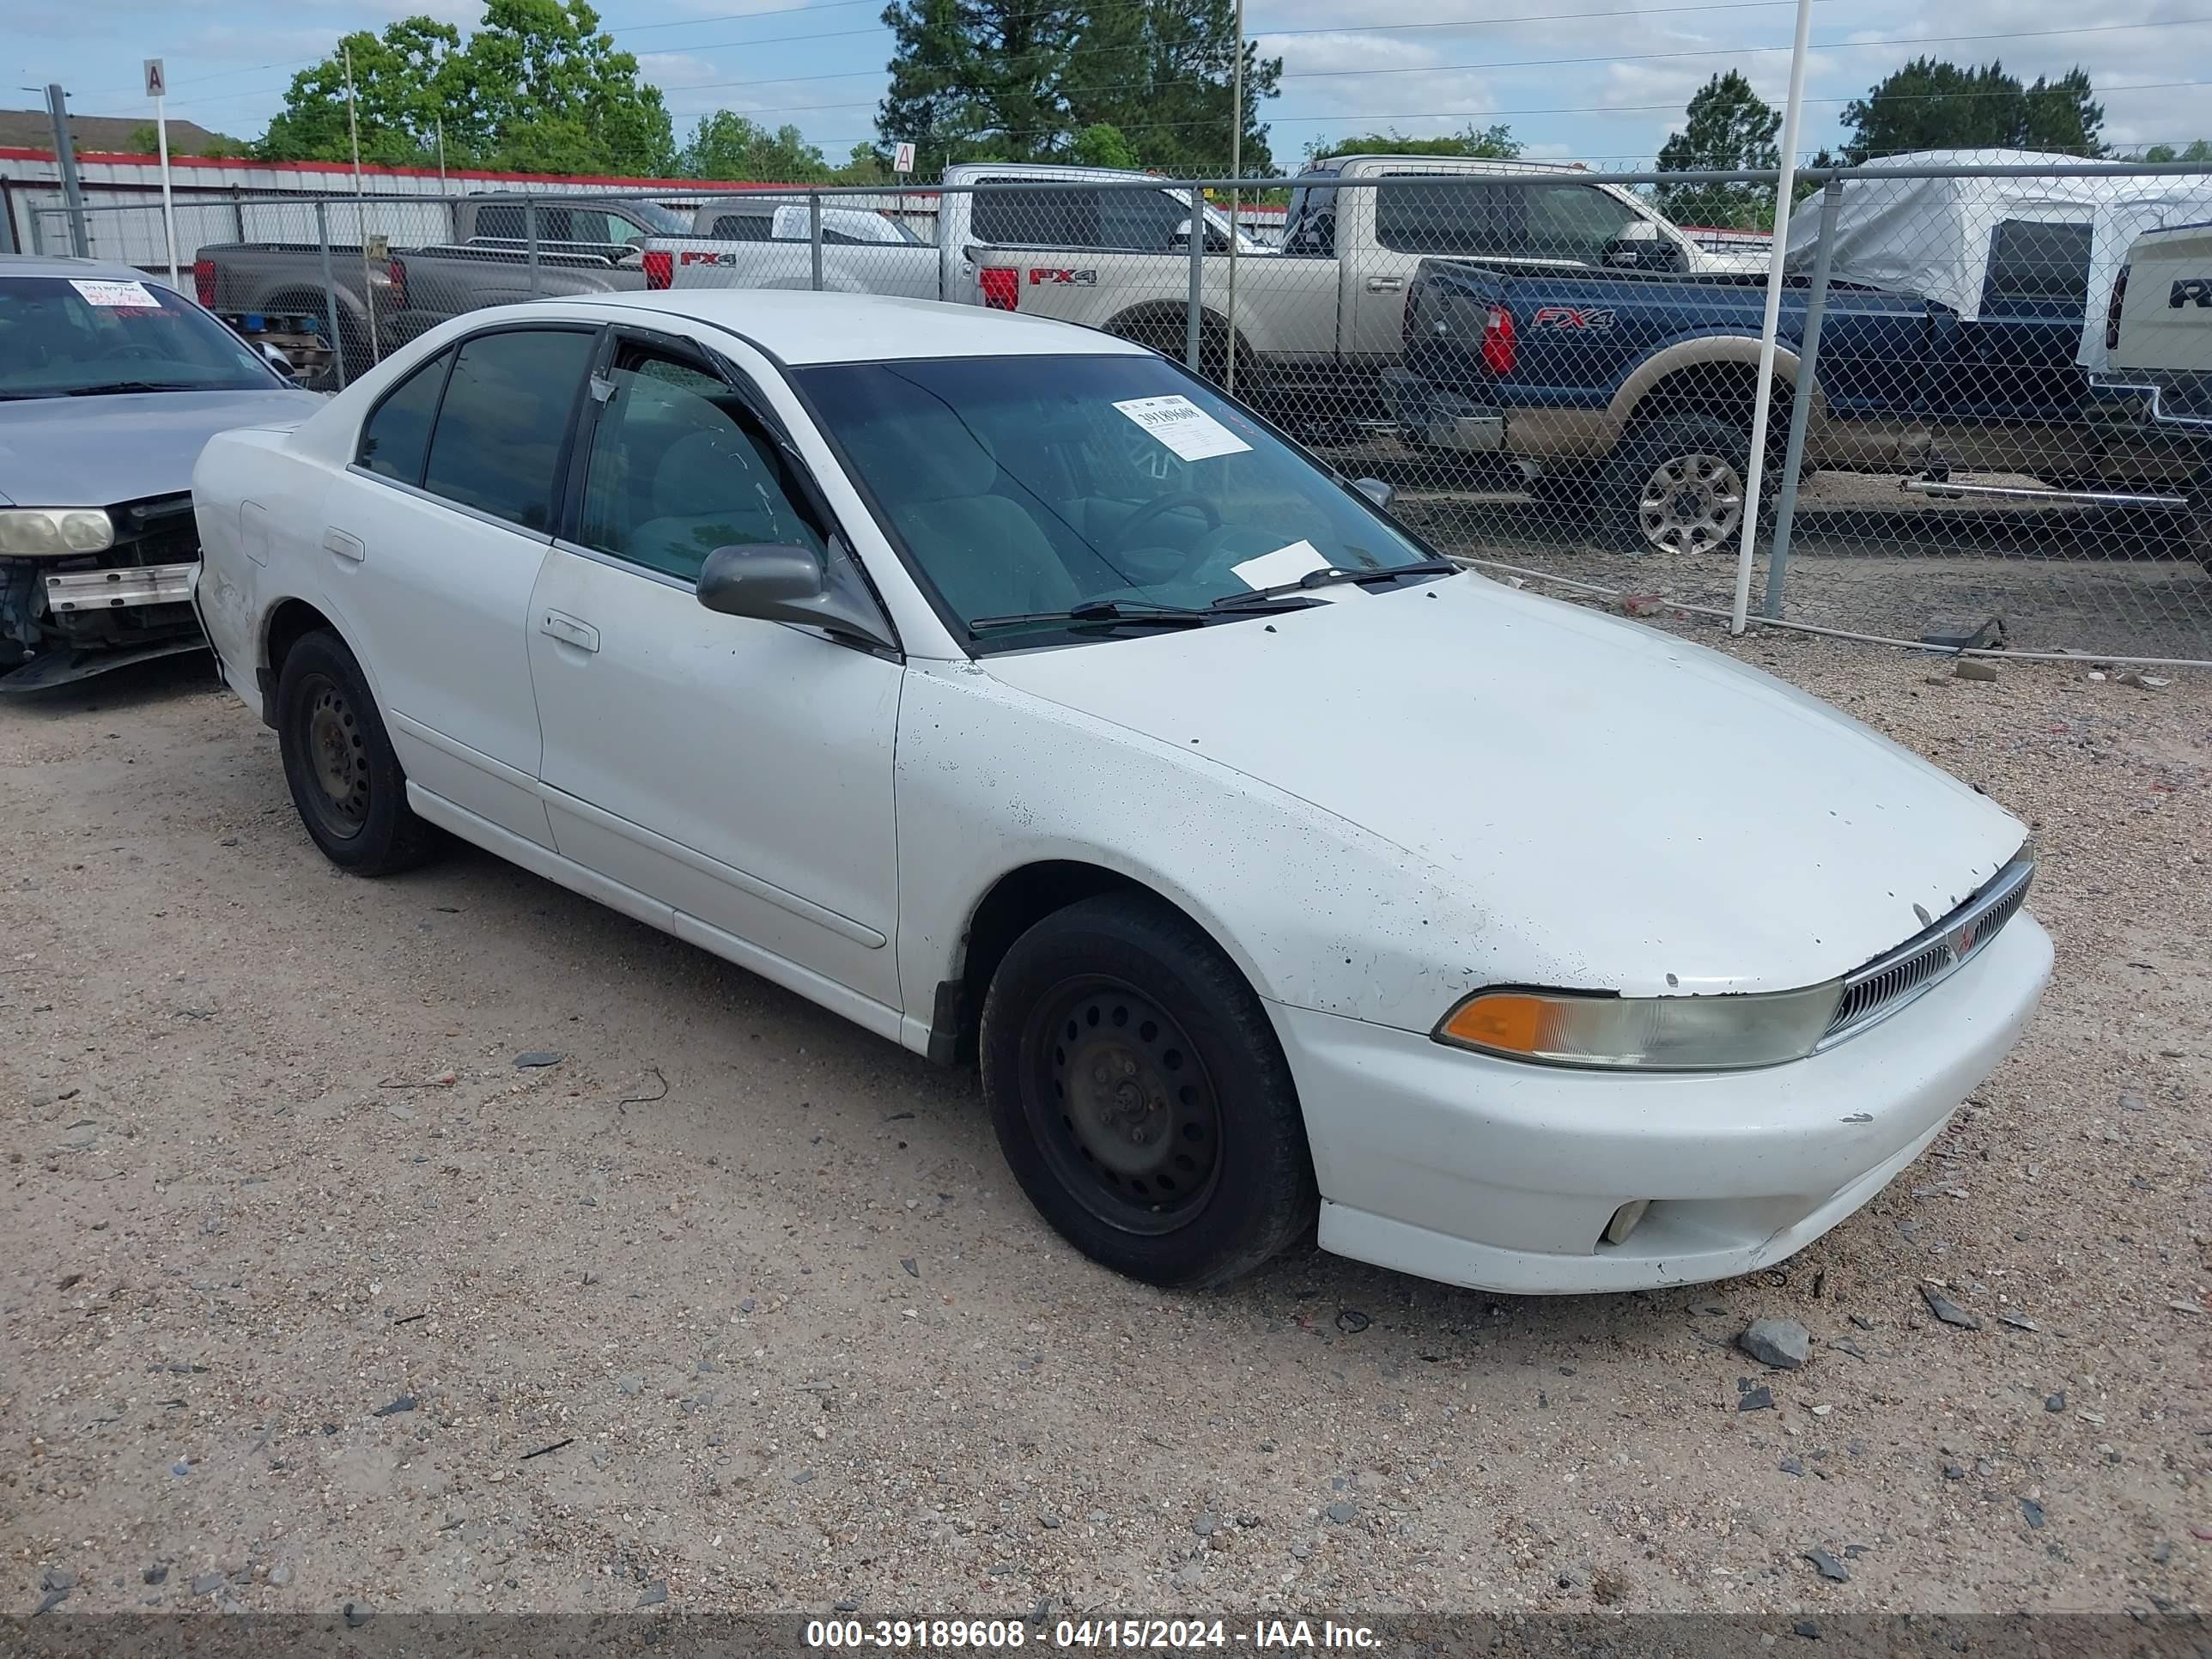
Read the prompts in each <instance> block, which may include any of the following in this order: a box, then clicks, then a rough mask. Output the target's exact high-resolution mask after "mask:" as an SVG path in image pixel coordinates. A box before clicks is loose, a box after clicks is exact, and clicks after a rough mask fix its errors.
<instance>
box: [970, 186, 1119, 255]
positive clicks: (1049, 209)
mask: <svg viewBox="0 0 2212 1659" xmlns="http://www.w3.org/2000/svg"><path fill="white" fill-rule="evenodd" d="M980 182H981V183H983V184H994V183H996V182H997V181H996V180H994V179H982V180H981V181H980ZM1098 196H1099V192H1098V191H1095V190H1081V189H1071V188H1070V187H1069V186H1067V185H1056V186H1050V187H1047V186H1037V187H1034V188H1031V189H1029V190H1003V191H978V192H977V193H976V197H975V240H977V241H979V242H989V243H994V244H995V245H997V246H1000V247H1097V246H1100V241H1099V236H1100V232H1099V225H1098V213H1099V209H1098Z"/></svg>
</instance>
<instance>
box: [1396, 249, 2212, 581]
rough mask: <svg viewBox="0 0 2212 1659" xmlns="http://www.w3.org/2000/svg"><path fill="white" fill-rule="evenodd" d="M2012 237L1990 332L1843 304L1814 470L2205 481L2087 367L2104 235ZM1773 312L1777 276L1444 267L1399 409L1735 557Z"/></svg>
mask: <svg viewBox="0 0 2212 1659" xmlns="http://www.w3.org/2000/svg"><path fill="white" fill-rule="evenodd" d="M2000 230H2001V232H2011V233H2015V234H2011V235H2007V234H1999V235H1998V236H1997V237H1996V242H1995V246H1994V247H1993V250H1992V253H1991V256H1990V267H1989V273H1988V276H1987V279H1986V282H1985V284H1984V289H1983V293H1982V295H1981V305H1980V307H1979V310H1980V315H1979V316H1978V317H1977V318H1975V319H1972V320H1971V321H1969V320H1966V319H1963V318H1961V317H1960V314H1959V313H1957V312H1956V311H1954V310H1953V309H1952V308H1950V307H1948V306H1946V305H1943V304H1942V303H1940V302H1938V301H1932V300H1927V299H1923V298H1919V297H1917V296H1916V295H1907V294H1898V293H1887V292H1882V291H1880V290H1877V289H1869V288H1861V287H1853V286H1849V285H1842V284H1837V285H1832V287H1831V289H1830V291H1829V295H1828V300H1827V313H1826V319H1825V320H1824V321H1823V323H1822V325H1821V335H1820V351H1819V357H1818V363H1817V367H1816V372H1815V380H1814V404H1813V405H1812V409H1811V410H1810V416H1811V418H1810V421H1809V423H1808V428H1807V438H1806V449H1805V466H1806V470H1807V471H1808V472H1810V471H1814V470H1815V469H1820V468H1832V469H1839V470H1844V471H1864V472H1895V473H1899V474H1905V473H1929V474H1931V475H1933V476H1936V477H1943V476H1946V475H1947V473H1948V470H1949V469H1953V468H1956V469H1959V470H1961V471H1998V472H2007V473H2020V474H2025V475H2027V476H2028V477H2035V478H2039V479H2041V480H2043V481H2044V482H2045V483H2047V484H2051V485H2054V486H2057V487H2062V488H2075V487H2079V486H2080V485H2081V484H2083V483H2091V484H2095V483H2118V482H2123V481H2124V482H2125V483H2128V484H2129V485H2130V486H2134V487H2145V486H2153V487H2155V486H2159V485H2164V484H2186V483H2189V482H2190V481H2191V480H2193V479H2194V478H2195V477H2196V476H2197V472H2198V471H2199V469H2200V468H2201V466H2202V465H2203V462H2202V460H2201V459H2200V454H2199V451H2198V450H2197V447H2195V446H2193V445H2191V444H2190V443H2186V442H2181V441H2174V440H2173V439H2172V438H2171V437H2167V436H2164V435H2158V434H2155V433H2146V432H2145V430H2144V429H2143V425H2142V422H2139V421H2131V420H2129V419H2127V418H2125V416H2124V410H2122V409H2121V408H2120V406H2119V405H2118V404H2117V403H2116V402H2115V401H2114V400H2113V399H2111V398H2107V397H2106V396H2104V395H2103V394H2101V393H2100V392H2098V391H2097V389H2096V388H2095V387H2094V386H2092V384H2091V382H2090V380H2089V377H2088V375H2087V373H2086V372H2085V371H2083V370H2082V369H2081V368H2077V367H2076V366H2075V350H2076V348H2077V346H2078V345H2079V343H2080V341H2081V328H2082V314H2083V305H2084V303H2085V298H2086V293H2085V290H2086V283H2087V262H2088V241H2087V236H2088V227H2087V225H2086V224H2082V225H2063V224H2050V225H2034V224H2025V223H2022V224H2012V223H2008V224H2007V225H2005V226H2003V227H2001V228H2000ZM2077 244H2078V246H2077ZM1807 298H1808V289H1807V287H1806V285H1805V283H1804V282H1803V279H1802V278H1791V279H1790V286H1789V287H1788V288H1787V289H1785V291H1784V296H1783V305H1782V320H1781V331H1780V348H1781V349H1780V351H1779V354H1778V356H1777V359H1776V363H1775V387H1774V395H1775V399H1776V404H1775V413H1774V415H1773V416H1772V419H1771V433H1772V439H1771V441H1772V444H1773V450H1772V451H1771V453H1770V456H1769V462H1770V468H1771V467H1772V466H1774V465H1777V464H1778V460H1779V451H1780V447H1781V444H1782V441H1783V438H1784V435H1785V433H1786V431H1787V428H1788V420H1789V413H1788V411H1789V399H1790V395H1791V393H1792V392H1793V390H1794V388H1795V386H1796V379H1797V373H1798V361H1799V360H1798V352H1797V347H1798V344H1799V342H1800V339H1801V338H1802V333H1803V327H1804V320H1805V307H1806V301H1807ZM1764 311H1765V279H1764V277H1762V276H1729V275H1702V276H1676V275H1668V274H1664V273H1647V272H1643V271H1625V270H1624V271H1614V270H1589V269H1587V268H1583V269H1568V268H1554V267H1549V266H1542V267H1529V266H1520V267H1505V266H1503V265H1500V266H1497V267H1491V266H1486V265H1483V264H1479V263H1475V262H1471V261H1465V260H1454V259H1429V260H1425V261H1424V262H1423V264H1422V265H1421V266H1420V268H1419V271H1418V272H1417V273H1416V275H1415V276H1414V280H1413V287H1412V289H1411V291H1410V292H1409V294H1408V295H1407V306H1406V324H1405V348H1406V349H1405V359H1404V363H1405V366H1404V368H1401V369H1399V370H1396V371H1394V372H1391V373H1389V374H1388V375H1387V376H1386V384H1385V392H1386V395H1387V396H1388V398H1389V401H1390V404H1391V407H1392V411H1393V413H1394V414H1395V416H1396V418H1397V420H1398V422H1399V424H1400V429H1401V432H1402V433H1403V434H1404V435H1405V436H1406V438H1407V441H1409V442H1412V443H1414V444H1416V445H1430V446H1434V447H1444V448H1455V449H1462V450H1472V451H1489V452H1492V453H1500V454H1503V455H1504V456H1507V457H1510V458H1511V459H1514V460H1516V461H1517V462H1518V463H1520V465H1521V466H1522V471H1523V472H1524V473H1525V474H1526V475H1527V476H1528V478H1529V480H1530V484H1531V488H1532V489H1535V490H1537V491H1539V492H1540V493H1545V494H1548V495H1552V496H1553V498H1554V499H1559V500H1562V501H1575V500H1579V501H1583V502H1584V503H1586V504H1588V505H1590V506H1592V507H1595V509H1596V511H1597V512H1598V513H1599V514H1600V516H1601V519H1602V520H1604V522H1605V527H1606V529H1607V532H1608V535H1609V537H1610V538H1613V539H1616V540H1618V541H1620V543H1621V544H1624V545H1626V546H1627V547H1628V548H1629V549H1631V550H1671V551H1677V552H1704V551H1708V550H1720V549H1725V548H1728V547H1731V546H1732V545H1733V544H1734V543H1735V539H1736V538H1737V536H1738V534H1739V533H1740V532H1741V526H1742V522H1743V501H1744V495H1745V493H1746V492H1745V481H1746V477H1747V473H1748V463H1749V459H1750V451H1751V424H1752V404H1753V396H1754V394H1755V392H1756V388H1757V386H1758V377H1759V368H1758V364H1759V326H1760V323H1761V320H1762V318H1763V314H1764ZM1767 477H1768V478H1769V480H1770V481H1771V480H1773V479H1774V478H1776V477H1778V473H1777V472H1776V471H1772V470H1770V471H1769V472H1768V474H1767ZM1770 499H1771V491H1770Z"/></svg>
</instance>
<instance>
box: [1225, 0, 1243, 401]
mask: <svg viewBox="0 0 2212 1659" xmlns="http://www.w3.org/2000/svg"><path fill="white" fill-rule="evenodd" d="M1229 87H1230V92H1229V104H1230V111H1229V345H1228V356H1227V358H1226V360H1225V367H1224V368H1223V370H1222V376H1223V378H1222V382H1221V389H1222V390H1223V391H1225V392H1227V393H1228V394H1229V395H1230V396H1231V397H1232V398H1233V397H1235V396H1236V395H1237V243H1238V242H1240V241H1242V240H1243V233H1242V232H1241V231H1240V230H1239V229H1238V228H1237V180H1238V179H1241V178H1243V176H1244V0H1237V62H1236V66H1235V67H1234V68H1233V69H1232V70H1231V71H1230V76H1229Z"/></svg>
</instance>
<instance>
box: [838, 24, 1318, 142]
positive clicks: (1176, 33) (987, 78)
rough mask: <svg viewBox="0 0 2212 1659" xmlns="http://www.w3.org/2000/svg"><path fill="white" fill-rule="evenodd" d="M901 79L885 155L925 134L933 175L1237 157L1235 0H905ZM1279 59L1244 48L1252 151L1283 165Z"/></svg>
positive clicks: (895, 60) (888, 117) (886, 107)
mask: <svg viewBox="0 0 2212 1659" xmlns="http://www.w3.org/2000/svg"><path fill="white" fill-rule="evenodd" d="M884 25H885V26H886V27H889V28H890V30H891V32H892V33H893V35H894V37H895V42H894V49H893V55H892V58H891V64H890V73H891V84H890V89H889V90H888V91H887V93H886V94H885V95H884V100H883V102H882V104H881V105H880V106H878V110H877V116H876V128H877V131H878V133H880V134H881V135H882V140H883V142H882V143H880V144H879V145H878V147H877V149H878V155H887V153H888V147H889V146H890V145H891V144H893V143H897V142H899V141H901V140H908V141H911V142H912V143H913V144H914V146H915V162H916V167H917V170H918V171H919V172H920V173H922V174H923V175H924V176H927V175H928V174H930V173H934V172H936V171H937V170H939V168H942V167H945V166H946V165H947V164H948V163H951V162H955V161H981V160H993V161H1073V160H1075V159H1076V157H1077V155H1078V154H1079V151H1088V152H1089V153H1093V154H1096V153H1099V149H1098V147H1099V146H1100V145H1101V144H1102V143H1103V142H1104V141H1103V137H1090V136H1089V134H1090V130H1091V129H1092V128H1095V127H1101V126H1103V127H1110V128H1112V129H1114V130H1115V131H1116V132H1117V133H1118V134H1119V135H1120V137H1121V140H1122V147H1121V150H1120V151H1118V152H1112V153H1116V154H1118V155H1121V159H1124V160H1127V161H1130V162H1132V163H1133V164H1136V165H1141V166H1145V167H1156V168H1158V169H1160V170H1161V171H1163V172H1167V173H1193V172H1203V171H1218V170H1220V169H1223V168H1225V167H1227V166H1228V163H1229V151H1230V128H1231V120H1232V111H1231V107H1230V105H1231V79H1232V73H1233V70H1234V69H1235V66H1236V59H1235V56H1234V54H1235V52H1236V50H1237V44H1236V43H1237V29H1236V13H1235V9H1234V0H1060V3H1057V4H1047V5H1043V6H1040V5H1039V4H1038V3H1037V0H894V3H893V4H891V5H890V7H888V8H887V9H885V11H884ZM1281 74H1282V63H1281V60H1280V59H1279V58H1261V57H1260V55H1259V52H1258V51H1257V49H1256V48H1255V47H1254V46H1252V45H1251V44H1250V43H1249V41H1248V42H1247V43H1246V44H1245V47H1244V110H1243V127H1244V131H1243V155H1242V156H1241V158H1240V159H1241V161H1243V165H1244V167H1246V169H1247V170H1248V171H1253V172H1272V171H1273V167H1274V161H1273V155H1271V153H1270V152H1269V150H1268V148H1267V128H1266V127H1265V126H1264V125H1261V123H1260V121H1259V119H1258V111H1259V106H1260V101H1261V100H1262V99H1265V98H1271V97H1273V96H1274V94H1275V88H1276V83H1277V82H1278V80H1279V77H1280V76H1281Z"/></svg>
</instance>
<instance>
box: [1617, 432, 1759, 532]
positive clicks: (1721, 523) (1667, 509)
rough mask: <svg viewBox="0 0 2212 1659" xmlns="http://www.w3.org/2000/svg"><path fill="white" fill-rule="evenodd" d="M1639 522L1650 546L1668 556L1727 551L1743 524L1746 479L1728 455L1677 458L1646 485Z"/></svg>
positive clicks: (1667, 462) (1638, 503)
mask: <svg viewBox="0 0 2212 1659" xmlns="http://www.w3.org/2000/svg"><path fill="white" fill-rule="evenodd" d="M1636 523H1637V527H1638V529H1640V530H1641V531H1642V532H1644V541H1645V542H1646V543H1647V544H1650V546H1652V547H1654V548H1656V549H1659V550H1662V551H1664V552H1669V553H1710V552H1712V551H1713V550H1716V549H1717V548H1722V547H1724V546H1726V545H1727V544H1728V541H1729V538H1730V537H1732V536H1734V535H1735V532H1736V531H1737V529H1738V528H1739V527H1740V526H1741V525H1742V523H1743V475H1742V474H1741V472H1739V471H1737V469H1736V464H1735V462H1734V461H1731V460H1729V459H1727V458H1726V457H1724V456H1720V455H1708V454H1705V453H1692V454H1688V455H1676V456H1673V457H1671V458H1669V459H1667V460H1664V461H1662V462H1661V463H1660V464H1659V465H1657V466H1656V467H1654V468H1653V469H1652V470H1651V476H1650V477H1648V478H1646V479H1645V480H1644V489H1643V491H1642V492H1641V494H1639V495H1638V497H1637V501H1636Z"/></svg>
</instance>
